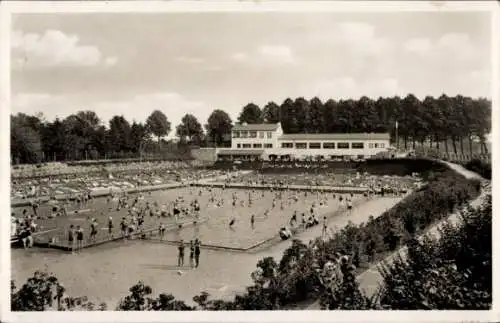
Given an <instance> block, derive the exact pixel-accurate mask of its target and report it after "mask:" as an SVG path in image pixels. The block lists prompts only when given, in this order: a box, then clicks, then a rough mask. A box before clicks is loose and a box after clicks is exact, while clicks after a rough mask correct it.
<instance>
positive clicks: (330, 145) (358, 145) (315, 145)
mask: <svg viewBox="0 0 500 323" xmlns="http://www.w3.org/2000/svg"><path fill="white" fill-rule="evenodd" d="M307 146H308V145H307V143H305V142H297V143H295V149H307ZM336 146H337V149H349V148H351V149H364V148H365V144H364V143H363V142H352V143H351V144H350V145H349V143H348V142H338V143H337V145H336ZM236 148H257V149H262V148H273V144H264V145H263V144H236ZM281 148H293V142H284V143H282V144H281ZM368 148H385V143H383V142H382V143H369V144H368ZM309 149H321V143H320V142H310V143H309ZM323 149H335V143H334V142H324V143H323Z"/></svg>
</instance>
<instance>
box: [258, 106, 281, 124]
mask: <svg viewBox="0 0 500 323" xmlns="http://www.w3.org/2000/svg"><path fill="white" fill-rule="evenodd" d="M262 119H263V122H264V123H278V122H280V107H279V105H277V104H276V103H274V102H273V101H270V102H268V103H267V104H266V106H265V107H264V108H263V109H262Z"/></svg>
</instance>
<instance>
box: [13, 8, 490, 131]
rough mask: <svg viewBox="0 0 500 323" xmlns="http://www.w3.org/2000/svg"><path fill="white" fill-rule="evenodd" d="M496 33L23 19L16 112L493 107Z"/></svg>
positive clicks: (16, 28)
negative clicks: (322, 105)
mask: <svg viewBox="0 0 500 323" xmlns="http://www.w3.org/2000/svg"><path fill="white" fill-rule="evenodd" d="M490 33H491V28H490V16H489V14H488V13H481V12H392V13H388V12H370V13H360V12H358V13H339V12H328V13H310V12H309V13H285V12H281V13H278V12H274V13H273V12H268V13H263V12H261V13H259V12H257V13H255V12H254V13H248V12H247V13H243V12H239V13H223V12H219V13H216V12H215V13H207V12H205V13H100V14H96V13H87V14H81V13H80V14H76V13H73V14H68V13H65V14H17V15H13V17H12V34H11V68H12V71H11V91H12V93H11V94H12V95H11V104H12V113H17V112H23V113H28V114H35V113H37V112H42V113H43V115H44V116H45V118H46V119H47V120H53V119H54V118H56V117H59V118H64V117H66V116H68V115H70V114H72V113H75V112H77V111H79V110H94V111H95V112H96V113H97V114H98V115H99V116H100V117H101V118H102V120H104V122H105V123H107V122H108V121H109V119H110V118H111V117H112V116H113V115H123V116H124V117H125V118H127V119H128V120H129V121H132V120H135V121H140V122H143V121H145V120H146V118H147V117H148V115H150V114H151V112H152V111H153V110H156V109H158V110H161V111H163V112H164V113H165V114H166V115H167V117H168V119H169V120H170V121H171V122H172V129H175V126H176V125H177V124H178V123H179V122H180V119H181V118H182V116H183V115H184V114H186V113H192V114H194V115H195V116H196V117H197V118H198V119H199V121H200V122H201V123H202V124H204V123H205V122H206V119H207V118H208V116H209V115H210V113H211V112H212V111H213V110H214V109H222V110H225V111H226V112H228V113H229V114H230V116H231V117H232V119H233V120H236V118H237V116H238V114H239V112H240V111H241V108H242V107H243V106H244V105H246V104H247V103H249V102H253V103H256V104H257V105H259V106H261V107H263V106H264V105H265V104H266V103H267V102H269V101H274V102H276V103H278V104H281V103H282V102H283V101H284V99H286V98H287V97H291V98H297V97H305V98H306V99H310V98H312V97H314V96H318V97H319V98H320V99H322V100H327V99H329V98H333V99H347V98H359V97H361V96H363V95H366V96H368V97H371V98H374V99H376V98H378V97H379V96H394V95H400V96H404V95H406V94H407V93H413V94H415V95H416V96H417V97H419V98H424V97H425V96H426V95H433V96H439V95H441V94H442V93H446V94H448V95H456V94H461V95H465V96H472V97H479V96H482V97H488V98H491V94H490V89H491V86H490V82H491V81H490V80H491V69H492V66H491V56H490V55H491V35H490ZM174 132H175V131H172V133H171V135H170V137H171V136H173V135H175V134H174Z"/></svg>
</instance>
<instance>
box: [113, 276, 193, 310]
mask: <svg viewBox="0 0 500 323" xmlns="http://www.w3.org/2000/svg"><path fill="white" fill-rule="evenodd" d="M129 291H130V295H128V296H125V297H124V298H123V299H122V300H121V301H120V303H119V304H118V307H117V310H119V311H190V310H193V309H194V308H192V307H190V306H188V305H186V304H185V303H184V302H182V301H179V300H176V299H175V297H173V296H172V295H171V294H165V293H162V294H160V295H158V297H156V298H154V297H151V296H150V295H151V294H152V292H153V289H152V288H151V287H150V286H148V285H146V284H144V283H143V282H141V281H139V282H138V283H137V284H135V285H134V286H132V287H130V289H129Z"/></svg>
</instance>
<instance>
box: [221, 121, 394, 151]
mask: <svg viewBox="0 0 500 323" xmlns="http://www.w3.org/2000/svg"><path fill="white" fill-rule="evenodd" d="M389 148H390V134H389V133H325V134H310V133H309V134H307V133H306V134H304V133H302V134H283V130H282V128H281V125H280V124H279V123H277V124H249V125H247V124H241V125H236V126H234V127H233V129H232V140H231V149H218V151H217V156H218V157H219V158H223V159H242V158H243V159H255V158H262V159H264V160H272V159H307V158H314V159H324V160H328V159H336V158H348V157H349V158H369V157H371V156H374V155H377V154H380V153H383V152H387V151H388V150H389Z"/></svg>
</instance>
